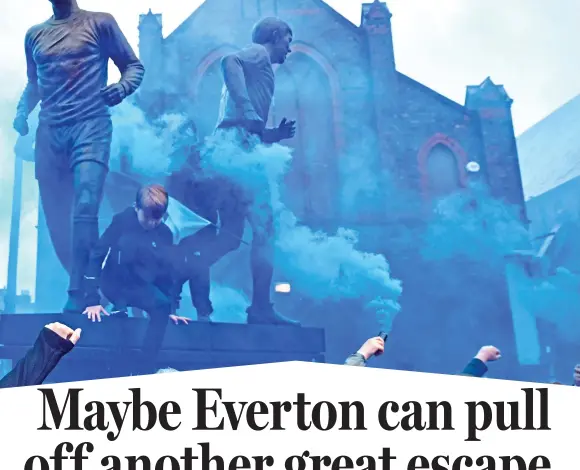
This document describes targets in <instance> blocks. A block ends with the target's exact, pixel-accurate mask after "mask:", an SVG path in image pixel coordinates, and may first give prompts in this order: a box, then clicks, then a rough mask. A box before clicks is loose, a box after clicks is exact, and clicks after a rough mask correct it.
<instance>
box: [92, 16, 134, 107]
mask: <svg viewBox="0 0 580 470" xmlns="http://www.w3.org/2000/svg"><path fill="white" fill-rule="evenodd" d="M102 39H103V42H102V46H101V47H102V49H103V52H104V53H105V54H107V55H108V56H109V57H110V58H111V60H112V61H113V62H114V63H115V65H116V66H117V68H118V69H119V72H121V80H119V84H120V85H121V86H122V87H123V89H124V90H125V96H129V95H131V94H133V93H134V92H135V91H137V88H139V85H141V82H142V81H143V76H144V75H145V68H144V67H143V64H142V63H141V61H140V60H139V59H138V58H137V56H136V55H135V52H134V51H133V48H132V47H131V45H130V44H129V42H128V41H127V38H126V37H125V35H124V34H123V32H122V31H121V28H119V25H118V24H117V21H116V20H115V18H113V15H110V14H107V15H106V18H105V21H104V24H103V31H102Z"/></svg>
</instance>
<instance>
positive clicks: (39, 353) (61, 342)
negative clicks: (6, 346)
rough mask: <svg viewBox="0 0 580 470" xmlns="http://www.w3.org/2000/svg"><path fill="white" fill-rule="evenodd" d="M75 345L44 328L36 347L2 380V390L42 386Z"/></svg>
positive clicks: (35, 344) (0, 385) (0, 386)
mask: <svg viewBox="0 0 580 470" xmlns="http://www.w3.org/2000/svg"><path fill="white" fill-rule="evenodd" d="M73 347H74V344H73V343H72V342H70V341H69V340H66V339H63V338H61V337H60V336H59V335H58V334H57V333H55V332H54V331H52V330H49V329H48V328H43V329H42V331H41V332H40V334H39V335H38V338H37V339H36V342H35V343H34V346H32V348H31V349H30V350H29V351H28V352H27V353H26V356H24V357H23V358H22V359H21V360H20V361H19V362H18V364H16V366H15V367H14V369H12V370H11V371H10V372H8V374H7V375H6V376H5V377H4V378H3V379H2V380H0V388H11V387H25V386H28V385H40V384H42V383H43V382H44V380H45V379H46V377H48V375H49V374H50V373H51V372H52V371H53V369H54V368H55V367H56V365H57V364H58V363H59V361H60V360H61V359H62V358H63V356H64V355H65V354H67V353H68V352H69V351H70V350H71V349H72V348H73Z"/></svg>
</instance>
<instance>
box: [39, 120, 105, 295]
mask: <svg viewBox="0 0 580 470" xmlns="http://www.w3.org/2000/svg"><path fill="white" fill-rule="evenodd" d="M111 138H112V124H111V119H110V118H109V117H99V118H94V119H88V120H85V121H79V122H77V123H74V124H72V125H69V126H58V127H54V126H50V125H47V124H45V123H41V124H40V125H39V127H38V130H37V133H36V143H35V161H36V164H35V171H36V179H37V180H38V186H39V192H40V199H41V203H42V208H43V210H44V213H45V217H46V222H47V225H48V230H49V233H50V237H51V240H52V244H53V246H54V249H55V251H56V254H57V256H58V258H59V260H60V262H61V263H62V265H63V266H64V267H65V269H66V270H67V271H68V272H69V274H70V283H69V293H70V294H71V295H77V294H78V295H79V296H80V295H82V281H83V276H84V274H85V270H86V266H87V262H88V258H89V254H90V250H91V249H92V247H93V246H94V244H95V243H96V241H97V240H98V237H99V225H98V215H99V207H100V204H101V200H102V197H103V187H104V184H105V179H106V176H107V172H108V164H109V157H110V145H111Z"/></svg>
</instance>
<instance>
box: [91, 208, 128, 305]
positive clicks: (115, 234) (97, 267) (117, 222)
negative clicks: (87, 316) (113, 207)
mask: <svg viewBox="0 0 580 470" xmlns="http://www.w3.org/2000/svg"><path fill="white" fill-rule="evenodd" d="M120 216H121V214H117V215H116V216H114V217H113V221H112V222H111V225H109V226H108V227H107V229H106V230H105V232H104V233H103V235H101V238H99V241H98V242H97V243H96V244H95V246H94V247H93V249H92V251H91V254H90V256H89V263H88V265H87V270H86V272H85V289H86V294H87V303H88V304H89V305H90V306H94V305H98V304H99V302H100V300H101V298H100V296H99V286H100V280H101V273H102V271H103V262H104V261H105V259H106V258H107V255H108V254H109V251H110V250H111V248H112V247H113V246H114V245H115V244H116V243H117V242H118V241H119V238H120V237H121V232H122V228H123V224H122V220H121V217H120Z"/></svg>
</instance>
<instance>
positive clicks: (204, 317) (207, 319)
mask: <svg viewBox="0 0 580 470" xmlns="http://www.w3.org/2000/svg"><path fill="white" fill-rule="evenodd" d="M197 321H198V322H200V323H213V320H212V319H211V313H208V314H205V313H204V314H202V313H198V314H197Z"/></svg>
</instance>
